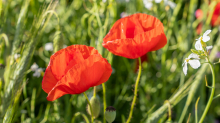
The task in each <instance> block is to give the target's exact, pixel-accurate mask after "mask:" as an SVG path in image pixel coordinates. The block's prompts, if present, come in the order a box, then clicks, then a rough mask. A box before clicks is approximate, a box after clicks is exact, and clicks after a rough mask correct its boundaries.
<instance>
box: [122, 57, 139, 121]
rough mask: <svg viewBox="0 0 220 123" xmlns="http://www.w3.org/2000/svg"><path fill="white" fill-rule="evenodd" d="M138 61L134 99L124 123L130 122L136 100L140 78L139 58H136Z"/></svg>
mask: <svg viewBox="0 0 220 123" xmlns="http://www.w3.org/2000/svg"><path fill="white" fill-rule="evenodd" d="M138 61H139V72H138V76H137V80H136V82H135V89H134V98H133V101H132V104H131V110H130V113H129V117H128V119H127V121H126V123H129V122H130V121H131V117H132V114H133V110H134V105H135V102H136V99H137V90H138V84H139V80H140V77H141V58H140V57H139V58H138Z"/></svg>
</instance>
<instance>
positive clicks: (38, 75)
mask: <svg viewBox="0 0 220 123" xmlns="http://www.w3.org/2000/svg"><path fill="white" fill-rule="evenodd" d="M43 70H44V69H43V68H38V69H37V70H35V72H34V74H33V76H34V77H40V76H41V73H42V72H43Z"/></svg>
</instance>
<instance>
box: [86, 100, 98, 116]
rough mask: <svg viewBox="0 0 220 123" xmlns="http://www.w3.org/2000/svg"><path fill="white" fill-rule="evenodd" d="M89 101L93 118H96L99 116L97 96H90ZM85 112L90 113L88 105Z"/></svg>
mask: <svg viewBox="0 0 220 123" xmlns="http://www.w3.org/2000/svg"><path fill="white" fill-rule="evenodd" d="M90 103H91V106H92V112H93V113H92V115H93V117H94V118H97V117H98V116H99V112H100V102H99V99H98V98H97V97H94V96H93V97H92V98H91V99H90ZM87 112H88V113H89V115H91V109H90V106H89V105H87Z"/></svg>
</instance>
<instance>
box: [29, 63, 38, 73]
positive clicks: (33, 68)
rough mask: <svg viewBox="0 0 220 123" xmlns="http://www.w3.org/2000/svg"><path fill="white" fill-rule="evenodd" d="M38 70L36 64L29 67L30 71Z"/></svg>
mask: <svg viewBox="0 0 220 123" xmlns="http://www.w3.org/2000/svg"><path fill="white" fill-rule="evenodd" d="M38 68H39V66H38V65H37V64H36V63H34V64H33V65H31V71H36V70H37V69H38Z"/></svg>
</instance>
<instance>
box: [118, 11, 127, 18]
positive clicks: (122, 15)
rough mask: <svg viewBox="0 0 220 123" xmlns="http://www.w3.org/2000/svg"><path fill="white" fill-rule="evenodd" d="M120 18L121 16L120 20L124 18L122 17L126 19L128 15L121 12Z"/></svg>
mask: <svg viewBox="0 0 220 123" xmlns="http://www.w3.org/2000/svg"><path fill="white" fill-rule="evenodd" d="M120 16H121V18H124V17H127V16H128V14H127V13H126V12H122V13H121V14H120Z"/></svg>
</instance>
